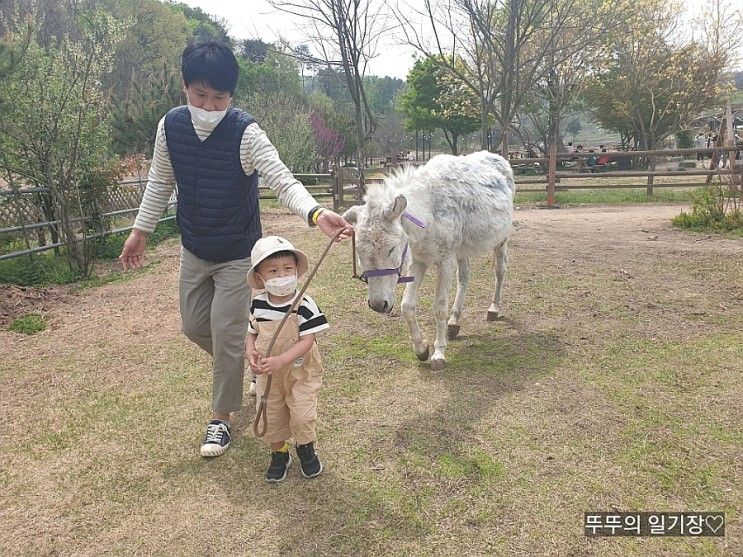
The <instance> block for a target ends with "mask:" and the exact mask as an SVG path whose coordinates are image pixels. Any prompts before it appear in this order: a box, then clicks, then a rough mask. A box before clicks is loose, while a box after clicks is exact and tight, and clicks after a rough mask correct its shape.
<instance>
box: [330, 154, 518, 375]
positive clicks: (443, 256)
mask: <svg viewBox="0 0 743 557" xmlns="http://www.w3.org/2000/svg"><path fill="white" fill-rule="evenodd" d="M514 191H515V185H514V182H513V172H512V170H511V166H510V165H509V164H508V162H507V161H506V160H505V159H503V158H502V157H500V156H499V155H495V154H493V153H489V152H487V151H481V152H479V153H473V154H471V155H467V156H466V157H455V156H451V155H437V156H435V157H433V158H432V159H431V160H430V161H429V162H428V163H427V164H426V165H425V166H422V167H418V168H414V167H410V166H408V167H404V168H403V169H402V170H400V171H398V172H397V173H395V174H394V175H392V176H390V177H389V178H387V179H385V181H384V183H383V184H382V185H380V186H372V187H370V188H369V191H368V193H367V194H366V196H365V197H364V201H365V204H364V205H356V206H354V207H351V208H350V209H348V211H346V212H345V213H344V215H343V216H344V218H345V219H346V220H347V221H348V222H350V223H352V224H354V225H355V226H354V229H355V231H356V244H357V251H358V257H359V261H360V263H361V266H362V268H363V269H364V272H363V273H362V274H361V277H360V278H361V279H362V280H364V281H365V282H367V283H368V284H369V306H370V307H371V308H372V309H373V310H374V311H377V312H380V313H389V312H390V311H391V310H392V306H393V304H394V302H395V285H396V284H397V283H398V282H407V283H408V284H407V286H406V287H405V293H404V294H403V298H402V314H403V316H404V317H405V321H406V322H407V324H408V328H409V329H410V336H411V338H412V341H413V345H414V348H415V354H416V356H417V357H418V359H419V360H421V361H426V360H427V359H428V355H429V346H428V342H427V341H426V340H425V339H424V338H423V335H422V333H421V330H420V328H419V327H418V322H417V321H416V317H415V312H416V306H417V305H418V296H419V291H418V289H419V288H420V285H421V282H422V281H423V277H424V276H425V274H426V269H427V268H428V267H429V266H430V265H437V266H438V284H437V286H436V298H435V302H434V306H433V307H434V315H435V318H436V341H435V342H434V353H433V355H432V356H431V369H433V370H440V369H443V368H444V366H445V365H446V358H445V355H444V352H445V350H446V342H447V333H448V337H449V338H456V336H457V335H458V334H459V317H460V315H461V313H462V304H463V302H464V295H465V292H466V291H467V285H468V283H469V280H470V264H469V258H470V257H471V256H475V255H481V254H487V253H493V254H494V258H495V277H496V280H495V293H494V295H493V299H492V303H491V304H490V307H489V309H488V313H487V319H488V321H492V320H494V319H496V318H497V317H498V316H499V313H500V298H501V288H502V287H503V279H504V277H505V274H506V268H507V266H508V255H507V249H506V248H507V242H508V236H509V234H510V232H511V220H512V216H513V195H514ZM408 253H410V256H411V258H412V261H411V260H409V259H408V258H407V257H406V255H407V254H408ZM457 267H458V268H459V273H458V275H457V276H458V280H457V293H456V297H455V299H454V305H453V307H452V310H451V315H450V316H449V321H448V328H447V321H446V318H447V310H448V306H449V289H450V286H451V283H452V279H453V277H454V271H455V269H456V268H457ZM404 271H407V273H408V274H411V275H412V278H411V277H408V276H404Z"/></svg>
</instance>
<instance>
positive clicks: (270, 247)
mask: <svg viewBox="0 0 743 557" xmlns="http://www.w3.org/2000/svg"><path fill="white" fill-rule="evenodd" d="M280 251H290V252H292V253H294V255H296V256H297V276H298V277H301V276H302V275H303V274H304V272H305V271H307V256H306V255H305V254H304V253H303V252H301V251H299V250H298V249H296V248H295V247H294V245H293V244H292V243H291V242H290V241H289V240H286V239H284V238H282V237H281V236H266V237H265V238H261V239H260V240H258V241H257V242H256V243H255V245H254V246H253V249H252V250H251V251H250V262H251V264H252V265H253V266H252V267H251V268H250V270H249V271H248V285H249V286H250V287H251V288H263V285H262V284H260V283H258V281H257V280H256V272H255V268H256V267H257V266H258V265H259V264H260V263H261V261H263V260H265V259H266V258H267V257H268V256H270V255H273V254H274V253H278V252H280Z"/></svg>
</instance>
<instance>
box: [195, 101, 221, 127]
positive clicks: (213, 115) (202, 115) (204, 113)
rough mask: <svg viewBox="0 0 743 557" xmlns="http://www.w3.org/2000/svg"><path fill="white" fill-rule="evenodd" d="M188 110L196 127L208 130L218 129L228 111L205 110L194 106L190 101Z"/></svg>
mask: <svg viewBox="0 0 743 557" xmlns="http://www.w3.org/2000/svg"><path fill="white" fill-rule="evenodd" d="M188 110H189V112H190V113H191V120H192V121H193V123H194V126H197V127H199V128H201V129H207V130H213V129H214V128H216V127H217V124H219V123H220V122H221V121H222V118H224V115H225V114H227V109H225V110H204V109H203V108H199V107H197V106H194V105H192V104H191V102H190V101H189V103H188Z"/></svg>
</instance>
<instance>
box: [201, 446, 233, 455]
mask: <svg viewBox="0 0 743 557" xmlns="http://www.w3.org/2000/svg"><path fill="white" fill-rule="evenodd" d="M229 448H230V444H229V443H227V444H226V445H225V446H224V447H222V446H220V445H217V444H216V443H204V444H203V445H201V456H204V457H212V456H220V455H223V454H224V453H226V452H227V449H229Z"/></svg>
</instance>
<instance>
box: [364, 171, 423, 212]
mask: <svg viewBox="0 0 743 557" xmlns="http://www.w3.org/2000/svg"><path fill="white" fill-rule="evenodd" d="M419 171H420V168H416V167H415V166H412V165H405V166H402V167H399V168H396V169H395V170H394V171H393V172H392V174H390V175H389V176H387V177H386V178H385V179H384V181H383V182H382V183H378V184H371V185H369V188H368V189H367V190H366V195H365V196H364V201H365V202H366V204H367V205H368V206H369V208H370V209H371V207H382V208H387V207H388V206H389V205H390V204H391V203H392V202H393V201H394V199H395V197H396V196H397V195H398V194H400V193H404V192H405V190H409V189H410V187H411V185H413V184H415V183H416V177H417V174H418V172H419Z"/></svg>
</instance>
